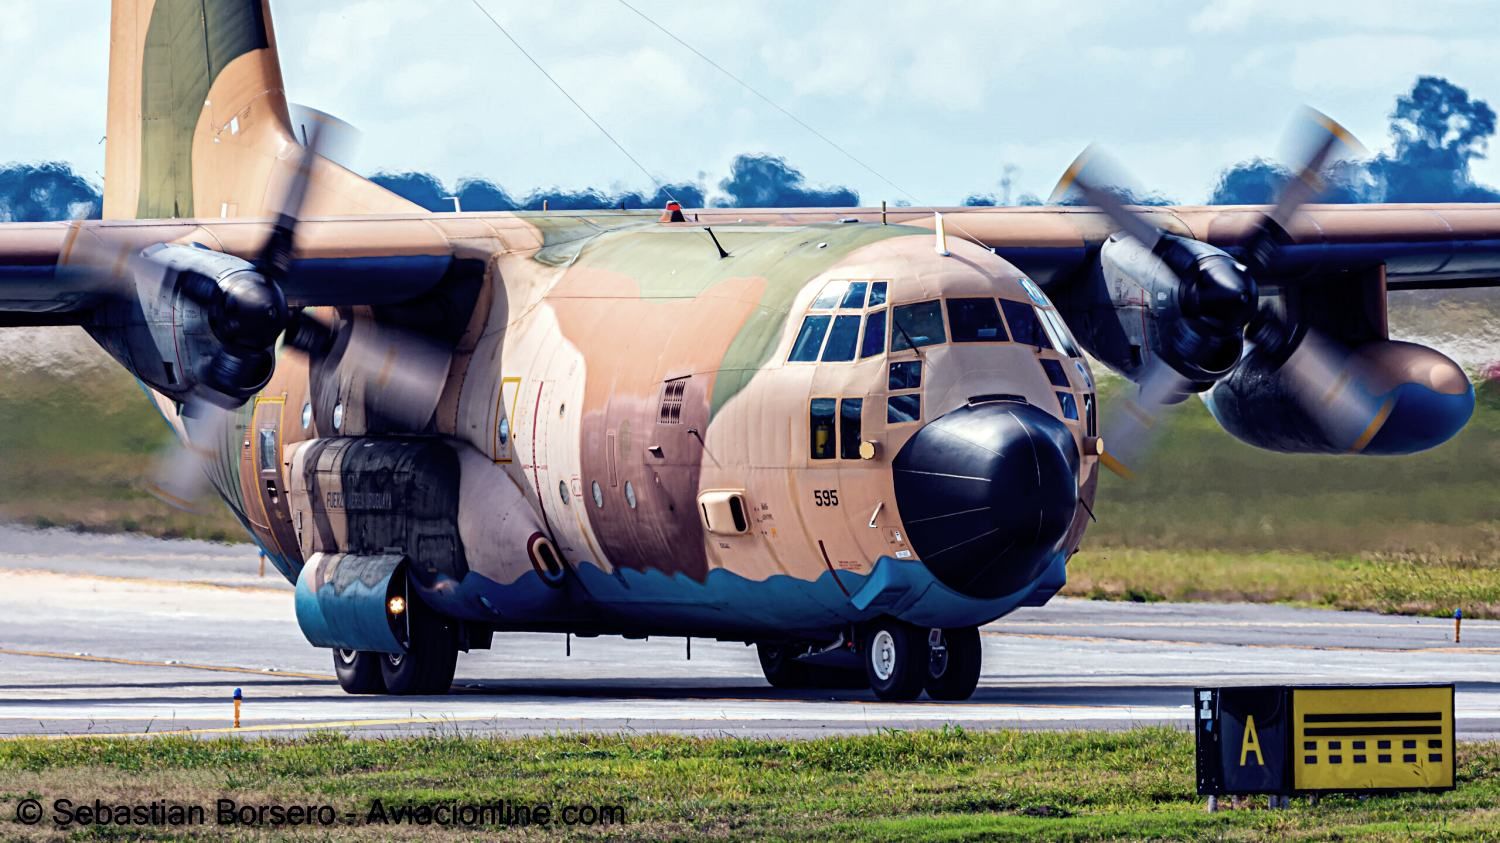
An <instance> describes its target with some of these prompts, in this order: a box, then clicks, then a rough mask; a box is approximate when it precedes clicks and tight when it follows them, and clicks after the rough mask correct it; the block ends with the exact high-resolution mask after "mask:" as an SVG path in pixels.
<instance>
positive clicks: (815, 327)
mask: <svg viewBox="0 0 1500 843" xmlns="http://www.w3.org/2000/svg"><path fill="white" fill-rule="evenodd" d="M831 321H833V317H832V316H809V317H807V318H806V319H803V320H802V330H800V331H798V332H797V341H796V342H794V343H792V353H791V356H789V357H787V359H788V360H790V361H792V362H793V363H806V362H809V361H812V360H817V359H818V350H819V349H821V348H822V347H823V335H824V334H826V333H827V332H828V323H829V322H831Z"/></svg>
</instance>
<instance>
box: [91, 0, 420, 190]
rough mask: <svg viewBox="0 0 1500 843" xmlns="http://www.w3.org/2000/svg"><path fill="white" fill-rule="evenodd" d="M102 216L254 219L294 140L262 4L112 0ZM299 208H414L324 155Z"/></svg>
mask: <svg viewBox="0 0 1500 843" xmlns="http://www.w3.org/2000/svg"><path fill="white" fill-rule="evenodd" d="M109 47H110V53H109V123H108V128H107V130H106V137H107V140H106V143H107V149H106V153H105V169H104V217H105V218H106V219H165V218H173V217H198V218H212V217H241V216H245V217H258V216H265V215H267V214H268V213H269V209H270V207H271V206H272V205H273V204H275V203H276V202H277V197H278V195H279V191H280V190H282V189H283V188H282V185H284V184H285V183H286V180H287V178H288V176H289V172H290V169H291V168H292V167H294V166H295V165H296V160H297V146H298V144H297V141H296V140H295V139H294V137H293V133H292V129H291V121H290V119H289V118H288V112H287V100H286V93H285V91H284V89H283V85H282V80H281V65H280V61H279V59H278V57H277V53H276V37H275V32H274V29H273V28H272V26H271V12H270V8H269V5H268V0H113V14H112V19H111V23H110V35H109ZM305 210H306V212H307V213H308V214H310V215H318V214H359V213H376V212H412V211H420V210H421V209H420V208H418V207H417V206H415V205H412V204H411V203H409V202H407V201H406V200H404V199H401V198H400V197H398V196H396V195H395V194H392V193H390V192H389V191H386V190H384V189H383V188H381V187H379V186H378V185H375V184H373V183H371V182H369V181H366V180H365V179H363V178H361V177H360V176H358V175H356V174H354V173H352V172H349V171H348V170H345V169H344V168H342V167H339V166H338V165H336V164H333V163H331V162H327V161H320V162H319V164H318V166H317V167H316V168H315V170H314V173H313V178H312V184H311V186H310V188H309V192H308V197H307V203H306V206H305Z"/></svg>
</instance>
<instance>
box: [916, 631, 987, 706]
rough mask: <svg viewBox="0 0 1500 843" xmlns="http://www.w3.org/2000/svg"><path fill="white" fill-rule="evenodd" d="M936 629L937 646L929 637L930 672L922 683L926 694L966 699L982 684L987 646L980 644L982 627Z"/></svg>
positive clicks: (932, 696) (944, 697) (949, 698)
mask: <svg viewBox="0 0 1500 843" xmlns="http://www.w3.org/2000/svg"><path fill="white" fill-rule="evenodd" d="M935 632H937V633H938V636H936V637H937V643H936V646H934V645H933V642H932V638H931V637H929V639H928V651H929V655H928V657H927V672H926V676H925V677H924V679H923V682H922V684H923V686H924V687H926V688H927V696H929V697H931V698H933V699H935V700H952V701H958V700H966V699H968V698H969V697H971V696H973V695H974V689H975V688H976V687H978V686H979V667H980V663H981V662H982V660H983V649H984V648H983V646H982V645H981V644H980V643H979V628H978V627H973V626H965V627H960V628H958V629H941V630H935ZM929 635H930V634H929Z"/></svg>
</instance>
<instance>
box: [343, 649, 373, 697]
mask: <svg viewBox="0 0 1500 843" xmlns="http://www.w3.org/2000/svg"><path fill="white" fill-rule="evenodd" d="M383 658H384V654H382V653H367V652H364V651H362V650H338V649H335V650H334V651H333V673H334V675H335V676H337V677H338V678H339V687H341V688H343V689H344V693H346V694H383V693H385V677H384V676H382V675H381V673H380V662H381V660H382V659H383Z"/></svg>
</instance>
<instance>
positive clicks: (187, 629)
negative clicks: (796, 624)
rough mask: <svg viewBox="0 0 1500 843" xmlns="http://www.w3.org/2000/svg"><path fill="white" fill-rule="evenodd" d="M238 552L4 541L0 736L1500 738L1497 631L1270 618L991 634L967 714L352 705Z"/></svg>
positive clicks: (366, 700)
mask: <svg viewBox="0 0 1500 843" xmlns="http://www.w3.org/2000/svg"><path fill="white" fill-rule="evenodd" d="M257 569H258V564H257V556H256V553H255V551H254V550H253V549H249V548H247V547H244V546H224V545H214V544H208V543H201V542H163V541H157V540H152V539H144V538H138V537H128V536H85V535H78V534H74V533H68V532H62V531H45V532H39V531H34V530H24V529H17V528H9V527H0V577H3V579H0V582H3V585H0V736H11V735H22V734H47V735H79V734H142V733H146V732H150V733H161V732H180V731H186V730H192V731H193V732H194V733H200V734H208V735H219V734H228V733H231V732H233V731H234V730H233V729H232V728H231V720H230V718H231V713H232V706H231V702H230V700H231V694H232V693H233V691H234V689H235V688H236V687H238V688H242V689H243V691H244V696H245V702H244V707H243V716H242V728H241V729H239V730H238V733H240V734H247V735H264V734H286V733H297V732H304V731H308V730H313V729H339V730H345V731H351V732H354V731H357V732H361V733H370V734H397V733H431V732H442V733H453V732H463V733H471V732H483V733H506V734H519V733H535V732H546V731H559V730H601V731H630V730H635V731H674V732H687V733H699V734H739V735H783V736H807V737H811V736H817V735H823V734H830V733H840V732H866V731H872V730H875V729H880V728H922V727H937V726H940V725H942V724H944V723H958V724H962V725H963V726H965V727H966V728H1001V727H1011V728H1074V727H1086V728H1104V729H1119V728H1128V727H1130V726H1133V725H1138V724H1147V723H1167V724H1173V725H1177V726H1180V727H1183V728H1186V727H1187V726H1188V724H1189V723H1190V722H1191V716H1192V712H1191V709H1190V707H1189V705H1190V689H1191V688H1192V687H1194V686H1195V685H1197V686H1203V685H1243V684H1256V683H1309V684H1313V683H1351V682H1456V683H1458V696H1457V707H1458V728H1459V733H1460V735H1461V736H1463V737H1466V738H1480V737H1495V736H1500V684H1497V683H1500V622H1484V621H1466V622H1465V623H1464V627H1463V643H1462V644H1461V645H1455V644H1454V643H1453V642H1452V633H1453V623H1452V621H1451V620H1443V619H1429V618H1407V617H1386V616H1380V615H1373V614H1366V613H1358V612H1331V611H1322V610H1317V609H1294V608H1287V607H1277V606H1253V605H1213V604H1149V605H1144V604H1130V603H1100V602H1093V601H1086V600H1054V601H1052V603H1051V604H1049V605H1048V606H1046V607H1043V608H1039V609H1023V610H1021V611H1019V612H1017V613H1015V614H1013V615H1011V616H1009V617H1007V618H1005V619H1003V620H1002V621H1000V622H998V623H995V624H991V625H990V626H988V627H986V628H985V629H984V647H985V660H984V676H983V679H982V680H981V682H980V688H979V691H978V693H977V694H976V695H975V696H974V698H973V699H972V700H970V701H968V702H965V703H931V702H925V701H924V702H918V703H907V704H890V703H880V702H877V701H876V700H875V698H874V696H873V695H872V694H871V693H869V692H868V691H840V692H827V691H825V692H786V691H776V690H773V689H772V688H770V687H769V686H767V685H766V683H765V682H764V680H763V679H762V678H761V675H760V669H759V666H758V664H757V662H756V658H755V652H754V650H753V649H751V648H747V647H745V646H743V645H740V644H722V643H716V642H711V641H704V640H695V641H694V642H693V647H692V660H691V661H688V660H686V659H685V658H684V655H685V646H684V642H683V640H682V639H680V638H676V639H655V638H653V639H651V640H649V641H626V640H623V639H619V638H594V639H578V638H575V639H573V642H572V653H573V654H572V657H571V658H568V657H565V656H564V639H563V636H561V635H550V634H549V635H542V634H506V635H497V636H496V640H495V648H494V649H493V650H488V651H477V652H474V653H469V654H465V655H463V656H461V657H460V659H459V665H458V678H457V680H456V681H455V687H454V692H453V693H452V694H451V695H449V696H440V697H400V698H397V697H390V698H380V697H350V696H347V695H345V694H344V693H343V692H342V691H341V690H340V689H339V687H338V684H337V683H336V682H335V681H334V680H333V677H332V668H331V663H330V657H329V654H328V653H327V651H324V650H317V649H314V648H312V647H311V646H309V645H308V644H307V643H306V642H305V641H304V640H303V638H302V635H301V633H300V632H299V631H298V629H297V623H296V620H295V618H294V616H293V612H292V589H291V586H289V585H287V584H286V583H285V582H284V581H282V580H281V579H280V577H279V576H278V575H277V574H276V573H275V571H274V570H268V571H267V574H266V576H265V577H260V576H258V575H257Z"/></svg>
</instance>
